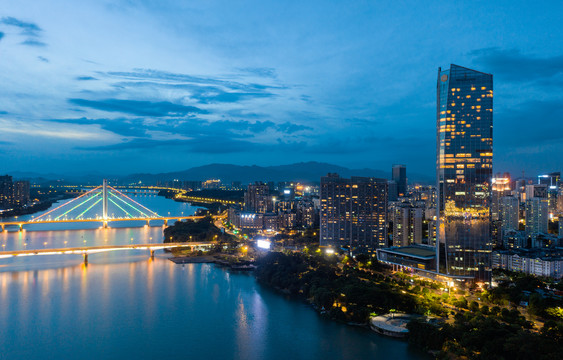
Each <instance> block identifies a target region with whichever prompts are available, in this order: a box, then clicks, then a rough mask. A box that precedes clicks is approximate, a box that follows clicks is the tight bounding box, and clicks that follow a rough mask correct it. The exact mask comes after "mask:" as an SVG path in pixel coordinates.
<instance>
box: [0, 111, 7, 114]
mask: <svg viewBox="0 0 563 360" xmlns="http://www.w3.org/2000/svg"><path fill="white" fill-rule="evenodd" d="M7 114H8V112H7V111H4V110H0V115H7Z"/></svg>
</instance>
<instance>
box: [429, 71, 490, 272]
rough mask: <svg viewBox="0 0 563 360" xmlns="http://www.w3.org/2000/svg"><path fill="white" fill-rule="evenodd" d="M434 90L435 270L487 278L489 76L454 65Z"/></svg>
mask: <svg viewBox="0 0 563 360" xmlns="http://www.w3.org/2000/svg"><path fill="white" fill-rule="evenodd" d="M437 93H438V94H437V97H438V104H437V116H436V122H437V124H436V125H437V161H436V172H437V174H436V178H437V191H438V194H439V195H438V200H437V210H436V212H437V214H438V224H437V227H438V230H437V238H438V241H437V242H436V253H437V254H436V255H437V259H436V260H437V268H438V270H439V271H440V272H441V273H444V274H446V275H449V276H453V277H462V278H466V277H471V278H475V279H478V280H482V281H486V282H490V279H491V265H490V259H491V258H490V254H491V248H492V245H491V224H490V222H491V219H490V217H491V209H490V207H491V178H492V168H493V163H492V162H493V76H492V75H490V74H485V73H482V72H479V71H475V70H470V69H467V68H464V67H461V66H457V65H453V64H452V65H451V67H450V69H448V70H442V69H438V84H437Z"/></svg>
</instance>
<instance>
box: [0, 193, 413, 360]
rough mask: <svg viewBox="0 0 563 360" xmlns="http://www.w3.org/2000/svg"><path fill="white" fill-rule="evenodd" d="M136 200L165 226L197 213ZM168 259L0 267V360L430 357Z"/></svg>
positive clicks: (98, 235) (132, 255)
mask: <svg viewBox="0 0 563 360" xmlns="http://www.w3.org/2000/svg"><path fill="white" fill-rule="evenodd" d="M135 199H136V200H137V201H139V202H142V203H143V204H144V205H146V206H148V207H149V208H151V209H153V210H157V211H158V212H160V213H161V214H163V213H167V212H169V211H170V212H171V215H172V214H175V213H176V214H178V215H179V214H180V213H181V212H184V214H187V213H188V212H190V211H191V212H193V211H194V209H193V208H191V207H189V206H188V205H186V204H182V203H175V202H173V201H170V200H166V199H164V198H158V197H136V198H135ZM37 226H40V225H37ZM41 226H47V225H41ZM151 238H152V239H151ZM131 239H133V240H131ZM0 241H1V243H2V244H3V245H5V246H4V248H5V249H6V250H8V249H20V248H25V247H27V248H30V247H32V248H43V247H64V246H65V245H66V246H79V245H81V244H84V242H86V244H88V245H101V244H106V243H109V244H127V243H131V242H134V243H143V242H158V241H162V227H138V228H126V229H124V228H121V229H118V228H111V229H106V230H104V229H97V228H96V226H94V228H93V229H89V230H66V231H63V230H50V231H24V232H22V233H20V232H9V233H6V232H5V233H3V234H1V235H0ZM65 241H67V243H66V244H65ZM45 243H47V244H46V245H45ZM24 244H27V245H25V246H24ZM166 257H167V255H166V254H164V253H160V254H157V255H156V257H155V259H154V260H151V259H149V256H148V252H144V251H137V252H135V251H124V252H113V253H101V254H95V255H91V256H90V258H89V264H88V266H84V265H83V264H82V258H81V256H79V255H54V256H32V257H26V258H18V259H0V358H2V359H36V358H37V359H67V358H70V359H72V358H77V359H102V358H103V359H118V358H119V359H128V358H136V359H162V358H164V359H167V358H174V359H182V358H191V359H199V358H207V359H388V358H392V359H418V358H423V357H424V356H423V355H422V354H420V353H418V352H414V351H413V350H410V349H409V348H408V346H407V344H406V343H404V342H402V341H397V340H393V339H388V338H385V337H381V336H379V335H377V334H375V333H372V332H370V331H368V330H365V329H360V328H354V327H350V326H346V325H342V324H338V323H334V322H332V321H329V320H326V319H323V318H321V317H320V316H318V315H317V314H316V313H315V312H314V311H313V310H312V309H311V308H310V307H308V306H306V305H305V304H303V303H301V302H298V301H295V300H290V299H286V298H285V297H283V296H281V295H280V294H277V293H274V292H272V291H270V290H269V289H267V288H263V287H261V286H260V285H258V284H257V283H256V281H255V279H254V278H253V277H252V276H251V275H249V274H234V273H229V272H228V271H226V270H223V269H221V268H217V267H215V266H214V265H208V264H188V265H185V266H182V265H176V264H174V263H172V262H170V261H169V260H167V259H166Z"/></svg>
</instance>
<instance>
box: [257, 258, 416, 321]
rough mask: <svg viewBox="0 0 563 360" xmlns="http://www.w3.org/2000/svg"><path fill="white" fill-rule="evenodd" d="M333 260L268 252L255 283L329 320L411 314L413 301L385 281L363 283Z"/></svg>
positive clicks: (262, 259)
mask: <svg viewBox="0 0 563 360" xmlns="http://www.w3.org/2000/svg"><path fill="white" fill-rule="evenodd" d="M336 261H337V260H336V258H335V257H331V258H326V257H324V256H316V255H313V256H307V255H304V254H298V253H291V254H284V253H279V252H271V253H269V254H268V255H266V256H264V257H262V258H261V259H259V261H258V269H257V270H256V272H255V274H256V277H257V279H258V281H259V282H261V283H263V284H266V285H269V286H272V287H274V288H277V289H280V290H283V291H285V292H288V293H290V294H293V295H298V296H301V297H303V298H304V299H307V300H308V301H310V302H311V303H312V304H313V305H314V306H315V307H316V308H317V309H318V310H320V311H321V312H323V313H326V314H328V315H329V316H330V317H332V318H334V319H337V320H342V321H353V322H359V323H366V322H367V321H368V319H369V316H370V314H371V313H377V314H381V313H387V312H389V311H390V310H392V309H394V310H397V311H405V312H413V311H415V310H416V307H417V302H416V299H415V298H414V297H413V296H411V295H409V294H404V293H402V292H401V291H400V289H399V288H398V287H396V286H393V285H392V284H391V283H390V282H388V281H385V280H384V277H383V276H382V277H381V279H380V281H379V282H373V281H367V280H364V279H362V278H361V277H360V276H358V274H357V272H356V270H355V269H353V268H352V267H347V266H346V267H344V269H343V270H342V271H340V270H339V268H338V267H337V266H336Z"/></svg>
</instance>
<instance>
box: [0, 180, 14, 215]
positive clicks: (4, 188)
mask: <svg viewBox="0 0 563 360" xmlns="http://www.w3.org/2000/svg"><path fill="white" fill-rule="evenodd" d="M13 199H14V187H13V183H12V177H11V176H10V175H4V176H0V209H10V208H11V207H12V205H13V202H14V201H13Z"/></svg>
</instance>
